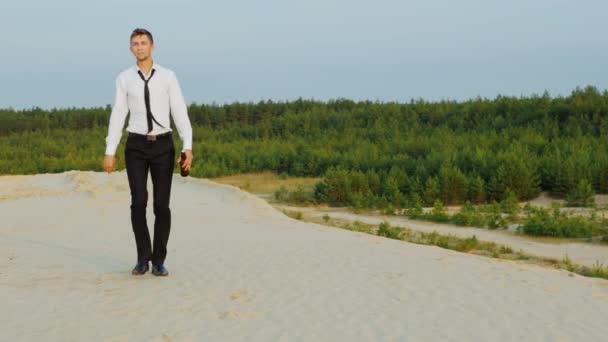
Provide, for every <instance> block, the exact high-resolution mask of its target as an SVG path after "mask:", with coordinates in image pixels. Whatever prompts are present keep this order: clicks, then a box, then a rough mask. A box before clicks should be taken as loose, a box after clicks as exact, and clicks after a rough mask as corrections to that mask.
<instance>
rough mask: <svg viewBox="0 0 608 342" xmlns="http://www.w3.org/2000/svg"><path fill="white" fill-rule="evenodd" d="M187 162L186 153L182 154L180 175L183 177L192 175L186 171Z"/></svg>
mask: <svg viewBox="0 0 608 342" xmlns="http://www.w3.org/2000/svg"><path fill="white" fill-rule="evenodd" d="M185 161H186V152H182V153H181V157H180V159H179V169H180V174H181V175H182V177H187V176H188V174H189V173H190V171H189V170H186V169H184V162H185Z"/></svg>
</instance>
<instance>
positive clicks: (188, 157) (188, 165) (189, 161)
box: [177, 150, 193, 171]
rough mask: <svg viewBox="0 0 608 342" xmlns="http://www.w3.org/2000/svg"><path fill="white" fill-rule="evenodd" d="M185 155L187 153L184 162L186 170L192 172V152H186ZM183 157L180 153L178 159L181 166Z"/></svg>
mask: <svg viewBox="0 0 608 342" xmlns="http://www.w3.org/2000/svg"><path fill="white" fill-rule="evenodd" d="M184 153H186V159H185V160H184V162H183V165H184V169H185V170H187V171H190V168H191V167H192V157H193V156H192V150H184ZM181 159H182V156H181V153H180V156H179V158H177V163H178V164H181V163H182V160H181Z"/></svg>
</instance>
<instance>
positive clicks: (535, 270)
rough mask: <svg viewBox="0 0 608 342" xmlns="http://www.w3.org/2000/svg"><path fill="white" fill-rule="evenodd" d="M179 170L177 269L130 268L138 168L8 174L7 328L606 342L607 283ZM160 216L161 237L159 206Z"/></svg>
mask: <svg viewBox="0 0 608 342" xmlns="http://www.w3.org/2000/svg"><path fill="white" fill-rule="evenodd" d="M173 181H174V187H173V192H172V197H171V208H172V228H171V236H170V238H169V245H168V256H167V260H166V265H167V268H168V269H169V272H170V276H169V277H166V278H164V277H162V278H157V277H154V276H152V275H151V274H149V273H148V274H146V275H144V276H141V277H134V276H132V275H131V274H130V270H131V267H132V266H133V264H134V261H135V257H136V253H135V244H134V239H133V233H132V230H131V226H130V220H129V201H130V198H129V190H128V183H127V178H126V173H125V172H124V171H121V172H113V173H111V174H107V173H102V172H100V173H97V172H81V171H69V172H64V173H60V174H44V175H34V176H2V177H0V188H1V190H0V196H2V197H0V215H1V217H2V220H3V221H2V225H1V226H0V293H1V294H2V295H1V296H2V298H1V299H2V303H3V309H4V310H3V311H4V312H10V315H4V317H3V319H2V320H0V329H2V332H3V336H5V337H6V338H7V339H9V340H45V341H47V340H48V341H66V340H68V341H71V340H101V341H164V340H176V341H200V340H206V341H238V340H247V341H258V340H259V341H268V340H281V341H290V340H314V341H336V340H345V339H346V340H353V341H356V340H362V341H363V340H365V341H370V340H374V341H375V340H405V339H408V340H425V341H448V340H454V341H462V340H474V341H488V340H492V341H496V340H500V341H520V340H562V341H583V340H584V341H593V340H601V339H603V338H604V337H605V336H606V335H607V334H608V326H607V325H606V324H605V322H606V320H605V318H606V317H608V285H607V284H608V281H606V280H602V279H595V278H586V277H582V276H578V275H572V274H571V273H569V272H566V271H563V270H553V269H548V268H543V267H540V266H534V265H526V264H523V263H518V262H514V261H501V260H496V259H491V258H485V257H481V256H476V255H469V254H464V253H458V252H455V251H450V250H445V249H441V248H439V247H434V246H422V245H416V244H411V243H407V242H404V241H397V240H391V239H385V238H382V237H377V236H371V235H368V234H364V233H359V232H352V231H347V230H342V229H336V228H331V227H325V226H321V225H317V224H312V223H306V222H301V221H298V220H294V219H291V218H289V217H287V216H285V215H283V214H282V213H280V212H279V211H278V210H276V209H274V208H273V207H272V206H270V205H269V204H268V203H266V202H265V201H264V200H262V199H260V198H258V197H256V196H255V195H252V194H249V193H246V192H244V191H241V190H239V189H238V188H236V187H233V186H230V185H222V184H217V183H214V182H212V181H210V180H206V179H193V178H190V177H189V178H182V177H180V176H179V175H178V174H176V175H175V176H174V179H173ZM148 185H149V191H152V188H151V182H149V184H148ZM150 198H152V196H150ZM151 206H152V203H151V202H149V203H148V208H151ZM147 216H148V226H149V227H150V228H151V233H152V226H153V218H154V216H153V213H152V210H150V209H149V210H148V213H147Z"/></svg>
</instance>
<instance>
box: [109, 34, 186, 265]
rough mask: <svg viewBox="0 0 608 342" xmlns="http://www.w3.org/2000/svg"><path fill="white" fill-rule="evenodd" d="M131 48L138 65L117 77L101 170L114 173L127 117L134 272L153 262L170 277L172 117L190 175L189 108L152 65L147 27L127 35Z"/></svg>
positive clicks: (171, 78)
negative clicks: (150, 213) (150, 214)
mask: <svg viewBox="0 0 608 342" xmlns="http://www.w3.org/2000/svg"><path fill="white" fill-rule="evenodd" d="M130 46H131V47H130V49H131V52H132V53H133V55H134V56H135V59H136V65H134V66H132V67H130V68H128V69H126V70H124V71H122V72H121V73H120V74H119V75H118V77H117V78H116V97H115V100H114V107H113V108H112V113H111V114H110V122H109V127H108V135H107V136H106V138H105V141H106V152H105V157H104V162H103V167H104V170H105V171H106V172H108V173H110V172H112V170H113V169H114V166H115V164H116V159H115V156H114V154H115V152H116V149H117V147H118V144H119V143H120V139H121V137H122V130H123V127H124V122H125V118H126V116H127V113H128V112H129V113H131V114H130V116H129V125H128V126H127V132H128V136H127V143H126V146H125V163H126V168H127V175H128V179H129V188H130V190H131V225H132V227H133V232H134V233H135V243H136V246H137V264H136V265H135V267H134V268H133V270H132V272H131V273H132V274H134V275H140V274H144V273H146V272H147V271H148V269H149V262H150V261H151V262H152V274H154V275H157V276H166V275H168V274H169V272H168V271H167V268H166V267H165V266H164V262H165V258H166V256H167V241H168V240H169V231H170V229H171V210H170V209H169V199H170V196H171V181H172V178H173V169H174V166H175V146H174V143H173V135H172V129H171V128H170V126H171V125H170V116H171V117H173V121H174V122H175V126H176V127H177V131H178V133H179V136H180V138H181V140H182V142H183V148H182V152H184V153H185V159H184V160H181V157H180V158H179V160H177V162H178V163H182V167H183V168H184V169H185V170H187V171H189V170H190V167H191V165H192V126H191V124H190V119H189V118H188V112H187V106H186V103H185V101H184V97H183V95H182V92H181V88H180V85H179V82H178V81H177V77H176V75H175V73H174V72H173V71H172V70H170V69H167V68H164V67H162V66H160V65H158V64H156V63H155V62H154V60H153V59H152V51H153V50H154V39H153V38H152V34H151V33H150V32H149V31H147V30H145V29H141V28H138V29H135V30H134V31H133V32H132V33H131V38H130ZM148 171H149V172H150V175H151V176H152V185H153V192H154V198H153V201H154V203H153V206H154V216H155V220H154V241H153V243H151V242H150V233H149V230H148V226H147V222H146V207H147V202H148V191H147V189H146V185H147V182H148Z"/></svg>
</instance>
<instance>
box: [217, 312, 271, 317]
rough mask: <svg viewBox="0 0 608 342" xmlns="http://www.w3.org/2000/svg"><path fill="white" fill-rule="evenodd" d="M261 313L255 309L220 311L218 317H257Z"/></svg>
mask: <svg viewBox="0 0 608 342" xmlns="http://www.w3.org/2000/svg"><path fill="white" fill-rule="evenodd" d="M259 315H260V314H259V313H257V312H255V311H224V312H218V313H217V318H219V319H248V318H257V317H259Z"/></svg>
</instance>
